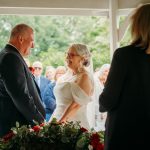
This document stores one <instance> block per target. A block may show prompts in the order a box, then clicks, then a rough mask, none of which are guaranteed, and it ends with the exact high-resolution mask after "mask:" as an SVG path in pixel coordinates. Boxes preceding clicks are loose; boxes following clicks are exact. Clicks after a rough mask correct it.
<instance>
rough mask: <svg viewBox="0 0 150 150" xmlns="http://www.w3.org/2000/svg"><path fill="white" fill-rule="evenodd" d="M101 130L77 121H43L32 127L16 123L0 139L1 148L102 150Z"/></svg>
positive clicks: (5, 149)
mask: <svg viewBox="0 0 150 150" xmlns="http://www.w3.org/2000/svg"><path fill="white" fill-rule="evenodd" d="M103 140H104V133H103V131H100V132H94V131H88V130H87V129H85V128H83V127H81V126H80V124H79V122H76V123H73V122H67V123H65V124H64V123H62V124H60V123H57V121H56V120H55V119H53V120H52V122H51V123H49V124H48V123H45V124H44V123H43V124H41V125H36V126H34V127H32V128H31V127H30V126H29V127H27V126H21V127H19V124H18V123H17V124H16V127H15V128H12V132H10V133H9V134H7V135H6V136H4V137H3V138H2V139H0V149H1V150H14V149H15V150H41V149H42V150H66V149H68V150H69V149H72V150H103V147H104V146H103Z"/></svg>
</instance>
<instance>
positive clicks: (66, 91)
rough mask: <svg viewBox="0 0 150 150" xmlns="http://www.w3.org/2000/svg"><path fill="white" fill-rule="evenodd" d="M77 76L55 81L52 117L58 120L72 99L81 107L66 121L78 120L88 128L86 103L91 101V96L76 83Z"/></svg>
mask: <svg viewBox="0 0 150 150" xmlns="http://www.w3.org/2000/svg"><path fill="white" fill-rule="evenodd" d="M76 79H77V76H76V75H75V76H72V77H71V78H70V79H68V81H65V82H60V83H57V84H56V86H55V88H54V94H55V97H56V109H55V111H54V114H53V117H55V118H57V119H58V120H59V119H60V118H61V116H62V115H63V114H64V112H65V111H66V109H67V108H68V106H69V105H70V104H71V102H72V101H75V102H77V103H78V104H80V105H81V107H80V108H79V109H78V110H77V112H76V113H75V114H74V116H72V117H71V118H69V120H68V121H80V122H81V126H83V127H85V128H87V129H89V128H90V126H89V123H88V118H87V104H88V103H89V102H90V101H91V97H90V96H88V95H87V94H86V93H85V92H84V91H83V90H82V89H81V88H80V87H79V86H78V85H77V84H76V83H75V80H76Z"/></svg>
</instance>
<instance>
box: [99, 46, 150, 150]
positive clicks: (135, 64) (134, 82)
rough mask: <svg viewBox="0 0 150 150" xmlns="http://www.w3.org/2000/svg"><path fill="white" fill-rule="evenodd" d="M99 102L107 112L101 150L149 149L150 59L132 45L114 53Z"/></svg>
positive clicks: (102, 110) (101, 109) (101, 107)
mask: <svg viewBox="0 0 150 150" xmlns="http://www.w3.org/2000/svg"><path fill="white" fill-rule="evenodd" d="M99 101H100V111H101V112H104V111H107V112H108V117H107V120H106V131H105V150H139V149H143V150H144V149H145V146H147V147H150V146H149V142H148V140H149V138H148V137H149V135H150V55H148V54H146V53H145V51H144V50H142V49H140V48H138V47H135V46H133V45H130V46H126V47H123V48H119V49H118V50H116V51H115V53H114V56H113V60H112V64H111V68H110V72H109V75H108V78H107V81H106V84H105V88H104V90H103V93H102V94H101V96H100V98H99ZM148 149H149V148H148Z"/></svg>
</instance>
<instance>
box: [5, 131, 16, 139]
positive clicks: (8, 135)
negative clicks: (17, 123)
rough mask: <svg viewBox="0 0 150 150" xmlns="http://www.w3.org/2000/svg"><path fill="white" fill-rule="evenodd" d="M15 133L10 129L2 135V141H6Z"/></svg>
mask: <svg viewBox="0 0 150 150" xmlns="http://www.w3.org/2000/svg"><path fill="white" fill-rule="evenodd" d="M14 135H15V134H14V133H13V132H12V131H10V132H9V133H8V134H6V135H5V136H4V137H3V140H4V142H7V141H8V140H10V139H11V138H12V137H13V136H14Z"/></svg>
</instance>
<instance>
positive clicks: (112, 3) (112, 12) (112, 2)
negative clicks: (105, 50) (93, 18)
mask: <svg viewBox="0 0 150 150" xmlns="http://www.w3.org/2000/svg"><path fill="white" fill-rule="evenodd" d="M117 14H118V0H109V20H110V57H111V59H112V56H113V53H114V51H115V50H116V48H117V47H118V46H119V44H118V23H117V20H118V19H117Z"/></svg>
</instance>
